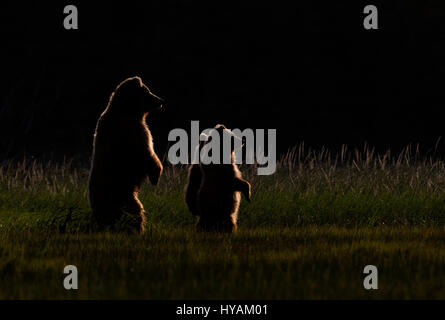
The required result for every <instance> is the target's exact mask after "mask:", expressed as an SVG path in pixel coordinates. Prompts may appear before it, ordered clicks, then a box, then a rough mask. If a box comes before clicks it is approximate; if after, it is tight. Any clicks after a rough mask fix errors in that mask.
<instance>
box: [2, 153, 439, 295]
mask: <svg viewBox="0 0 445 320" xmlns="http://www.w3.org/2000/svg"><path fill="white" fill-rule="evenodd" d="M241 170H242V172H243V174H244V177H246V178H247V179H248V180H249V181H250V182H251V184H252V202H251V203H250V204H249V203H247V202H245V201H243V202H242V204H241V208H240V213H239V229H238V232H237V233H236V234H234V235H221V234H196V233H195V232H194V223H195V220H194V217H193V216H192V215H191V214H190V213H189V212H188V211H187V208H186V205H185V203H184V201H183V189H184V185H185V179H186V169H185V167H166V168H165V172H164V175H163V176H162V178H161V183H160V185H159V186H157V187H152V186H149V185H144V187H143V192H142V194H141V196H140V198H141V200H142V202H143V203H144V206H145V209H146V211H147V213H148V221H149V223H148V226H147V232H146V233H145V234H144V235H143V236H136V235H126V234H120V233H114V234H112V233H102V234H91V233H89V231H88V230H89V219H90V215H91V213H90V209H89V206H88V201H87V176H88V168H85V167H81V166H76V165H74V164H72V163H69V162H68V163H67V162H65V163H51V162H45V163H42V162H39V161H29V160H26V159H25V160H23V161H5V162H4V163H3V164H2V165H1V167H0V284H1V285H0V299H14V298H20V299H34V298H36V299H105V298H111V299H115V298H116V299H127V298H131V299H195V298H196V299H326V298H330V299H381V298H391V299H396V298H397V299H425V298H431V299H439V298H441V299H444V298H445V228H444V226H445V193H444V191H445V163H443V162H442V161H439V160H434V157H433V156H420V155H419V153H418V152H416V151H415V150H411V149H410V148H407V149H406V150H404V151H403V152H401V153H400V154H397V155H392V154H391V153H389V152H388V153H386V154H375V153H374V152H373V151H372V150H370V149H367V148H365V149H364V150H360V151H357V150H351V151H348V150H347V148H346V147H344V148H343V149H342V150H340V151H339V152H338V153H337V154H335V155H333V154H331V153H330V152H329V151H327V150H319V151H317V152H314V151H311V150H305V149H304V147H303V146H301V147H300V148H298V149H295V150H292V151H290V152H289V153H288V154H287V155H286V156H285V157H283V158H282V159H281V160H280V162H279V164H278V169H277V172H276V173H275V174H274V175H271V176H256V175H255V173H256V170H255V168H252V167H247V166H242V167H241ZM68 264H72V265H75V266H77V268H78V270H79V290H76V291H74V290H71V291H67V290H65V289H64V287H63V278H64V277H65V275H64V274H63V268H64V266H66V265H68ZM368 264H372V265H375V266H377V267H378V270H379V289H378V290H369V291H368V290H365V289H364V288H363V279H364V276H365V275H364V274H363V268H364V266H365V265H368Z"/></svg>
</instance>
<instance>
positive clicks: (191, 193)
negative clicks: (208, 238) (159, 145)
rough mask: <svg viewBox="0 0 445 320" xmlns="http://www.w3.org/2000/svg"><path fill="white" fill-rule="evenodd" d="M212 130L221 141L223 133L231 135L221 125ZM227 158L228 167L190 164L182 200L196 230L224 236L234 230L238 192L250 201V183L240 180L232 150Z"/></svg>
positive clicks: (225, 165) (238, 198)
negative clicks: (228, 161) (193, 219)
mask: <svg viewBox="0 0 445 320" xmlns="http://www.w3.org/2000/svg"><path fill="white" fill-rule="evenodd" d="M212 130H216V131H217V132H218V134H219V137H220V139H221V141H222V139H223V135H224V134H226V135H232V136H233V134H232V132H231V131H229V130H227V129H226V127H225V126H224V125H221V124H219V125H217V126H216V127H215V128H214V129H212ZM209 136H210V138H209V139H212V138H213V135H212V132H210V133H209ZM209 141H210V140H207V142H209ZM207 142H204V143H201V145H200V147H199V148H198V149H197V150H196V152H197V153H199V152H200V149H201V147H203V146H204V145H205V144H206V143H207ZM221 145H222V144H221ZM221 149H222V148H221ZM222 151H223V150H221V152H220V155H221V157H220V160H222ZM195 157H196V155H195ZM230 157H231V163H229V164H223V162H222V161H220V164H214V163H210V164H204V163H202V162H201V161H200V163H199V164H192V165H191V166H190V167H189V172H188V182H187V186H186V190H185V200H186V203H187V206H188V208H189V210H190V212H191V213H192V214H193V215H196V216H198V222H197V224H196V228H197V230H198V231H216V232H228V233H231V232H234V231H236V228H237V224H236V223H237V219H238V209H239V205H240V202H241V194H240V193H241V192H242V193H243V194H244V197H245V198H246V200H247V201H248V202H250V183H249V182H247V181H246V180H244V179H243V178H242V177H241V172H240V171H239V169H238V166H237V165H236V164H235V155H234V150H233V148H231V155H230Z"/></svg>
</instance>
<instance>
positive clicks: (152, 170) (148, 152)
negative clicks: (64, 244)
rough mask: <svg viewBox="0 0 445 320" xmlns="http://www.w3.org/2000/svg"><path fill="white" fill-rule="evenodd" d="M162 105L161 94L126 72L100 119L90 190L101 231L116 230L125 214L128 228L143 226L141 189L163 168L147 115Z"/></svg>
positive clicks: (155, 182) (136, 228) (143, 213)
mask: <svg viewBox="0 0 445 320" xmlns="http://www.w3.org/2000/svg"><path fill="white" fill-rule="evenodd" d="M161 106H162V99H160V98H159V97H157V96H156V95H154V94H152V93H151V92H150V90H149V88H148V87H147V86H146V85H144V84H143V83H142V80H141V78H139V77H133V78H128V79H126V80H124V81H122V82H121V83H120V84H119V85H118V86H117V87H116V89H115V90H114V92H113V93H112V94H111V96H110V99H109V102H108V105H107V107H106V109H105V111H104V112H103V113H102V114H101V116H100V118H99V120H98V122H97V126H96V131H95V134H94V144H93V156H92V163H91V170H90V177H89V193H88V196H89V201H90V205H91V208H92V210H93V218H94V220H95V224H96V226H97V229H98V230H99V231H100V230H105V229H111V230H113V229H114V227H115V225H116V222H118V221H120V220H121V219H122V217H124V215H126V214H127V216H128V217H129V219H128V221H127V223H124V226H125V228H126V230H127V231H137V232H140V233H142V232H143V231H144V225H145V211H144V207H143V205H142V203H141V202H140V201H139V199H138V193H139V190H140V187H141V184H142V183H143V182H144V181H145V179H146V178H147V176H148V178H149V179H150V182H151V183H152V184H153V185H156V184H157V183H158V181H159V178H160V176H161V174H162V164H161V162H160V161H159V158H158V156H157V155H156V153H155V151H154V149H153V141H152V136H151V133H150V131H149V130H148V127H147V124H146V122H145V119H146V116H147V114H148V112H149V111H151V110H154V109H157V108H160V107H161ZM124 221H125V220H124Z"/></svg>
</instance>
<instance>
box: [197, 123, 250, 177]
mask: <svg viewBox="0 0 445 320" xmlns="http://www.w3.org/2000/svg"><path fill="white" fill-rule="evenodd" d="M214 139H219V143H217V144H214V143H212V141H213V140H214ZM200 140H201V142H200V144H199V147H198V150H199V151H198V152H199V153H195V157H196V156H198V155H200V156H201V157H202V156H204V157H206V156H209V157H210V158H212V159H213V160H216V161H217V162H218V163H213V161H212V162H211V163H209V160H207V161H202V158H201V159H200V160H201V161H199V162H200V165H201V168H202V169H203V170H227V169H229V170H232V169H231V168H232V165H233V164H234V163H235V153H234V151H235V149H234V147H235V145H234V143H233V140H240V141H241V142H242V139H240V138H239V137H237V136H236V135H235V134H234V133H233V132H232V131H231V130H229V129H227V128H226V127H225V126H224V125H223V124H218V125H216V126H215V128H213V129H210V130H209V131H207V132H206V133H204V132H203V133H202V134H201V138H200ZM225 142H230V146H226V147H227V148H224V143H225ZM210 145H212V147H210ZM204 146H207V147H208V149H205V150H204V151H203V153H201V151H202V150H203V149H204ZM215 147H216V148H217V149H218V150H215V149H214V148H215ZM215 151H217V152H218V153H219V157H218V156H216V157H215V156H214V155H213V152H215ZM224 152H229V154H227V155H225V156H226V157H228V158H230V162H229V163H224ZM217 158H219V161H218V160H217ZM204 162H205V163H204Z"/></svg>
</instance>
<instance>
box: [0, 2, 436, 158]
mask: <svg viewBox="0 0 445 320" xmlns="http://www.w3.org/2000/svg"><path fill="white" fill-rule="evenodd" d="M65 2H66V3H64V2H63V1H62V2H60V3H47V2H43V1H39V2H30V1H27V2H26V1H25V2H23V1H22V2H14V3H13V4H7V3H4V2H2V3H1V4H0V24H1V25H0V27H1V29H0V36H1V44H2V45H1V48H0V56H1V60H0V61H1V62H0V66H1V69H0V70H1V76H0V81H1V83H0V160H1V159H5V158H11V157H21V156H23V155H24V154H25V155H27V156H34V157H40V156H44V155H51V156H53V157H58V156H62V155H67V156H72V157H76V158H79V159H88V158H89V157H90V154H91V145H92V139H93V132H94V127H95V123H96V121H97V118H98V117H99V115H100V113H101V112H102V111H103V109H104V108H105V106H106V104H107V102H108V98H109V95H110V93H111V92H112V91H113V89H114V88H115V86H116V85H117V84H118V83H119V82H120V81H122V80H123V79H125V78H126V77H129V76H134V75H139V76H141V77H142V79H143V80H144V82H145V83H146V84H147V85H148V86H149V87H150V88H151V89H152V91H153V92H154V93H156V94H157V95H159V96H161V97H162V98H164V99H165V100H166V105H165V108H164V109H163V110H162V112H155V113H153V114H151V115H149V120H148V122H149V126H150V129H151V131H152V134H153V136H154V140H155V148H156V150H157V151H158V153H162V152H164V151H165V149H166V147H167V136H168V132H169V131H170V130H171V129H173V128H176V127H181V128H185V129H186V130H187V131H189V128H190V120H200V127H201V129H204V128H207V127H213V126H214V125H215V124H216V123H224V124H225V125H226V126H227V127H229V128H241V129H243V128H275V129H277V137H278V150H279V152H284V151H286V150H287V149H288V148H289V147H292V146H294V145H298V144H299V143H300V142H301V141H305V144H306V145H307V146H311V147H314V148H319V147H320V146H323V145H324V146H328V147H330V148H334V149H335V148H337V147H338V146H339V145H341V144H344V143H346V144H349V145H351V146H353V147H361V146H363V144H364V143H365V142H367V143H368V144H369V145H372V146H375V147H376V148H377V149H378V150H386V148H392V149H394V150H398V149H400V148H401V147H404V146H406V145H407V144H408V143H413V144H416V143H420V144H421V147H422V150H423V151H425V152H426V151H427V150H429V149H430V148H432V147H434V145H435V143H436V141H437V139H438V137H440V136H443V135H444V132H445V127H444V126H443V125H442V119H443V116H444V115H445V108H444V98H445V97H444V96H445V90H443V89H444V85H443V82H444V79H443V76H444V74H445V59H444V58H445V10H444V5H443V4H441V2H443V1H441V0H430V1H420V0H419V1H411V0H399V1H384V3H383V2H382V1H371V0H369V1H366V2H363V1H335V2H334V1H308V0H306V1H292V2H291V1H289V2H278V1H244V2H235V1H233V2H230V1H207V2H198V1H174V2H173V1H122V2H120V3H112V2H97V1H94V4H92V2H93V1H90V2H86V1H71V0H70V1H65ZM68 4H74V5H76V6H77V8H78V10H79V29H78V30H65V29H64V28H63V19H64V17H65V15H64V14H63V8H64V6H65V5H68ZM367 4H374V5H376V6H377V7H378V9H379V30H365V29H364V28H363V19H364V17H365V14H363V8H364V7H365V5H367ZM442 149H444V150H445V148H442ZM442 149H440V150H441V151H444V150H442ZM443 153H445V152H443Z"/></svg>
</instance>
